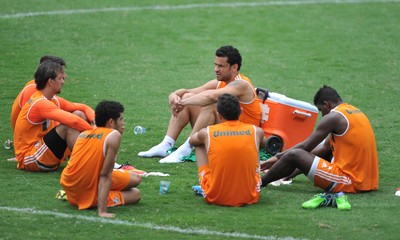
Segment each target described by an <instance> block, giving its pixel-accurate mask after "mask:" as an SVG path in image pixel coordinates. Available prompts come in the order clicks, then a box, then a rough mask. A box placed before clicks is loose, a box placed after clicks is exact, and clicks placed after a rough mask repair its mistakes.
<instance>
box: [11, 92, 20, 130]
mask: <svg viewBox="0 0 400 240" xmlns="http://www.w3.org/2000/svg"><path fill="white" fill-rule="evenodd" d="M20 96H21V93H20V94H18V96H17V98H16V99H15V100H14V103H13V105H12V108H11V118H10V122H11V128H12V130H13V132H14V129H15V123H16V122H17V118H18V114H19V112H20V111H21V107H20V106H19V104H18V102H19V97H20Z"/></svg>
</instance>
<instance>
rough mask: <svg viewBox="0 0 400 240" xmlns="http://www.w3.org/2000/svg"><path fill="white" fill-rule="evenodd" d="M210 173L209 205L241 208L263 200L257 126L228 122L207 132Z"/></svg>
mask: <svg viewBox="0 0 400 240" xmlns="http://www.w3.org/2000/svg"><path fill="white" fill-rule="evenodd" d="M207 131H208V138H209V144H208V146H207V151H208V162H209V166H210V171H211V181H210V186H209V191H208V192H207V193H206V201H207V202H208V203H213V204H218V205H226V206H242V205H245V204H252V203H257V202H258V198H259V196H260V184H261V179H260V164H259V159H258V144H257V140H256V135H255V126H253V125H250V124H245V123H242V122H240V121H226V122H223V123H220V124H216V125H213V126H209V127H208V128H207Z"/></svg>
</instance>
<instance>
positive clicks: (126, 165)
mask: <svg viewBox="0 0 400 240" xmlns="http://www.w3.org/2000/svg"><path fill="white" fill-rule="evenodd" d="M116 169H122V170H125V171H128V172H133V173H136V174H137V175H144V174H146V172H145V171H143V170H139V169H137V168H135V167H134V166H132V165H131V164H130V163H129V162H125V163H124V164H122V165H120V167H119V168H116Z"/></svg>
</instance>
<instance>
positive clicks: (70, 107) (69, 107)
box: [57, 97, 94, 123]
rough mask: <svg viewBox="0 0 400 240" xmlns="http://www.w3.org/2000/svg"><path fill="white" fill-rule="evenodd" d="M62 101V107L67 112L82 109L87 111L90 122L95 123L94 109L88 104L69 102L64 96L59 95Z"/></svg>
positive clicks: (60, 101)
mask: <svg viewBox="0 0 400 240" xmlns="http://www.w3.org/2000/svg"><path fill="white" fill-rule="evenodd" d="M57 98H58V100H59V103H60V108H61V109H64V110H65V111H67V112H73V111H76V110H80V111H82V112H84V113H85V115H86V117H87V119H88V120H89V122H91V123H94V110H93V109H92V108H91V107H89V106H88V105H86V104H83V103H74V102H69V101H67V100H66V99H64V98H62V97H57Z"/></svg>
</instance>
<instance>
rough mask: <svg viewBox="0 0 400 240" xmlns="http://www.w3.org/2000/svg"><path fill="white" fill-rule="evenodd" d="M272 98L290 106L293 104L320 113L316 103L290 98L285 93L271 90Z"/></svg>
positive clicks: (270, 95) (270, 97)
mask: <svg viewBox="0 0 400 240" xmlns="http://www.w3.org/2000/svg"><path fill="white" fill-rule="evenodd" d="M268 98H269V99H270V100H272V101H275V102H278V103H281V104H285V105H288V106H292V107H295V108H301V109H305V110H308V111H311V112H315V113H318V108H317V107H315V106H314V105H312V104H310V103H308V102H304V101H301V100H296V99H293V98H289V97H286V96H285V95H283V94H280V93H275V92H269V97H268Z"/></svg>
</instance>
